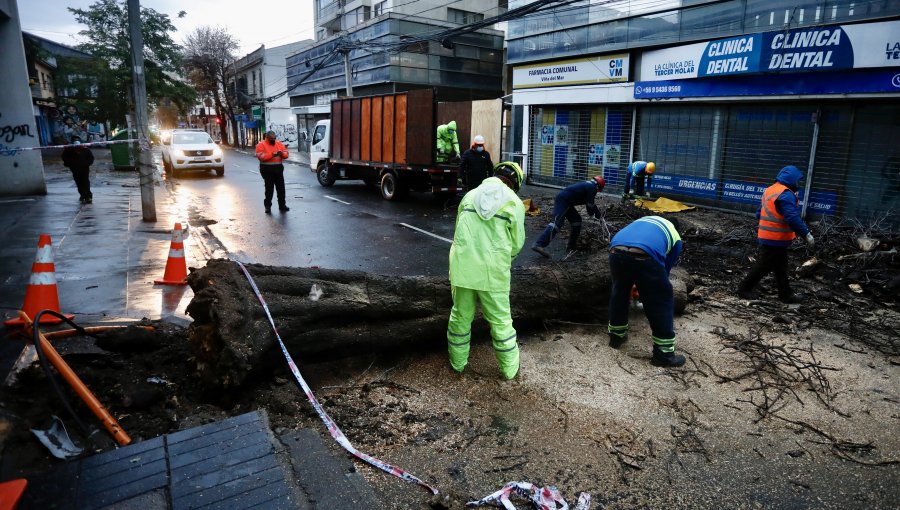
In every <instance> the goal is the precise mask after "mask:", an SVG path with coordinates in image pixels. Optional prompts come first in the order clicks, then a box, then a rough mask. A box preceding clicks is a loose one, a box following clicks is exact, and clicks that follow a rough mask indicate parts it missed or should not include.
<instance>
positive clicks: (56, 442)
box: [31, 415, 84, 460]
mask: <svg viewBox="0 0 900 510" xmlns="http://www.w3.org/2000/svg"><path fill="white" fill-rule="evenodd" d="M31 432H32V434H34V435H35V436H37V438H38V441H40V442H41V444H43V445H44V446H46V447H47V449H48V450H50V453H51V454H53V456H54V457H56V458H57V459H62V460H66V459H71V458H72V457H77V456H79V455H81V452H83V451H84V448H79V447H77V446H75V443H73V442H72V439H71V438H69V433H68V431H66V425H65V424H64V423H63V421H62V420H61V419H59V417H58V416H56V415H54V416H53V424H52V425H50V428H49V429H47V430H41V429H31Z"/></svg>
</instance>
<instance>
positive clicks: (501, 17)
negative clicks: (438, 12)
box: [265, 0, 583, 102]
mask: <svg viewBox="0 0 900 510" xmlns="http://www.w3.org/2000/svg"><path fill="white" fill-rule="evenodd" d="M579 1H583V0H538V1H536V2H532V3H531V4H527V5H523V6H521V7H517V8H515V9H512V10H508V11H506V12H505V13H501V14H498V15H496V16H492V17H490V18H486V19H483V20H481V21H477V22H474V23H470V24H468V25H464V26H459V27H455V28H448V29H444V30H440V31H437V32H434V33H433V34H431V35H430V36H428V37H407V38H406V39H404V40H401V41H399V42H395V43H383V44H379V43H374V44H373V43H372V42H371V41H352V40H350V39H349V36H347V35H345V36H342V37H341V38H339V39H338V40H336V41H334V43H336V44H335V47H334V49H333V50H332V52H331V53H330V54H328V55H326V56H325V57H324V58H322V60H320V61H319V62H318V63H317V64H316V65H315V66H314V67H313V69H312V70H311V71H310V72H309V73H307V74H306V76H304V77H303V78H301V79H300V80H299V81H298V82H297V83H295V84H293V85H292V86H290V87H288V88H287V89H286V90H284V91H282V92H279V93H278V94H275V95H273V96H269V97H266V98H265V102H272V101H274V100H275V99H278V98H279V97H282V96H284V95H285V94H288V93H289V92H290V91H292V90H294V89H295V88H297V87H298V86H299V85H300V84H302V83H303V82H304V81H306V80H307V79H309V78H310V77H311V76H312V75H313V74H315V73H316V72H317V71H319V70H320V69H322V68H323V67H325V66H326V65H328V64H329V63H331V62H332V61H333V60H334V57H335V56H336V55H338V54H342V53H344V52H348V51H351V50H355V49H363V50H366V51H369V52H370V53H375V52H372V51H371V50H369V48H368V47H370V46H373V45H375V46H380V47H381V48H382V49H381V51H382V52H392V51H398V50H401V49H402V48H406V47H409V46H412V45H415V44H420V43H423V42H427V41H434V42H440V43H441V44H442V45H444V46H445V47H448V48H452V47H453V43H452V41H451V38H452V37H459V36H461V35H465V34H468V33H471V32H475V31H477V30H480V29H482V28H485V27H489V26H491V25H494V24H496V23H500V22H503V21H511V20H515V19H519V18H522V17H524V16H527V15H529V14H532V13H536V12H542V11H547V10H552V9H555V8H558V7H562V6H566V5H569V4H572V3H575V2H579ZM409 3H413V2H409ZM452 3H456V1H453V2H450V3H448V4H444V5H445V6H446V5H450V4H452ZM434 8H435V7H432V8H431V9H428V10H432V9H434ZM437 8H439V7H437ZM489 10H490V9H489ZM421 12H426V11H421ZM406 17H409V16H406Z"/></svg>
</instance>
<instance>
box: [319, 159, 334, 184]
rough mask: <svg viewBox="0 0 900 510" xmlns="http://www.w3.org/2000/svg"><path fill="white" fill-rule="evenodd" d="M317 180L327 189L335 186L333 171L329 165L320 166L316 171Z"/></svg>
mask: <svg viewBox="0 0 900 510" xmlns="http://www.w3.org/2000/svg"><path fill="white" fill-rule="evenodd" d="M316 179H317V180H318V181H319V184H321V185H322V186H324V187H326V188H327V187H329V186H331V185H332V184H334V177H333V176H332V175H331V169H330V168H329V167H328V164H327V163H322V164H320V165H319V168H317V169H316Z"/></svg>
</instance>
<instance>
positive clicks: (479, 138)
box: [473, 135, 484, 145]
mask: <svg viewBox="0 0 900 510" xmlns="http://www.w3.org/2000/svg"><path fill="white" fill-rule="evenodd" d="M473 142H474V143H479V144H482V145H484V137H483V136H481V135H475V139H474V140H473Z"/></svg>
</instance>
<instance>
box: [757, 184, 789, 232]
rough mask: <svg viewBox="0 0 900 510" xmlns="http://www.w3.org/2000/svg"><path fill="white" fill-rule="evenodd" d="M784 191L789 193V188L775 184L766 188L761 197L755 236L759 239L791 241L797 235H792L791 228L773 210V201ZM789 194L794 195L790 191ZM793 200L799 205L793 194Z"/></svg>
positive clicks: (781, 215) (780, 215)
mask: <svg viewBox="0 0 900 510" xmlns="http://www.w3.org/2000/svg"><path fill="white" fill-rule="evenodd" d="M785 190H788V191H791V189H790V188H788V187H787V186H785V185H784V184H781V183H780V182H776V183H775V184H773V185H771V186H769V187H768V188H766V191H764V192H763V196H762V208H761V209H760V211H759V229H758V230H757V232H756V236H757V237H759V238H760V239H768V240H769V241H793V240H794V238H795V237H797V234H795V233H794V231H793V229H791V226H790V225H789V224H788V222H787V221H786V220H785V219H784V215H783V214H781V213H779V212H778V209H776V208H775V200H777V199H778V197H779V196H780V195H781V193H782V192H784V191H785ZM791 193H794V192H793V191H791ZM794 200H796V201H797V204H798V205H799V204H800V200H799V199H798V198H797V194H796V193H794Z"/></svg>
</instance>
